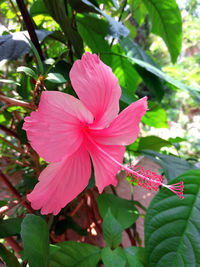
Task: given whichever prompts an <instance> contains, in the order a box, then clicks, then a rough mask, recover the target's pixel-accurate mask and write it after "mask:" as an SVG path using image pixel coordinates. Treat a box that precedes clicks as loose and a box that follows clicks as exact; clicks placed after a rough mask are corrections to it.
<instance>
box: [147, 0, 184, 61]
mask: <svg viewBox="0 0 200 267" xmlns="http://www.w3.org/2000/svg"><path fill="white" fill-rule="evenodd" d="M142 1H143V2H144V4H145V6H146V8H147V10H148V11H149V14H150V18H151V21H152V32H153V33H155V34H157V35H159V36H160V37H161V38H162V39H163V40H164V42H165V44H166V45H167V47H168V50H169V53H170V55H171V59H172V62H173V63H175V62H176V60H177V57H178V55H179V54H180V51H181V43H182V18H181V13H180V10H179V8H178V5H177V3H176V1H175V0H162V1H159V0H142Z"/></svg>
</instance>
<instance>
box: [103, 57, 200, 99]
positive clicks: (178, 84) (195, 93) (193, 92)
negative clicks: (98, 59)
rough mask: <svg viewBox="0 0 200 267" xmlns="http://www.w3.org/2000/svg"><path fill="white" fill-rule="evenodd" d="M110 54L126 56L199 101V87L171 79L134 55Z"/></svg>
mask: <svg viewBox="0 0 200 267" xmlns="http://www.w3.org/2000/svg"><path fill="white" fill-rule="evenodd" d="M105 54H106V53H105ZM107 54H108V55H109V53H107ZM110 55H115V56H118V57H126V58H128V59H129V60H130V62H132V63H133V64H137V65H138V66H140V67H142V68H144V69H146V70H148V71H149V72H151V73H153V74H155V75H156V76H158V77H159V78H161V79H163V80H164V81H166V82H168V83H170V84H172V85H174V86H175V87H177V88H179V89H182V90H184V91H187V92H189V93H190V94H191V95H193V96H194V97H195V98H196V100H197V101H199V102H200V89H199V88H192V87H190V86H187V85H185V84H183V83H182V82H179V81H177V80H175V79H173V78H172V77H170V76H168V75H167V74H166V73H164V72H163V71H161V70H160V69H158V68H156V67H154V66H153V65H151V64H149V63H147V62H144V61H142V60H140V59H137V58H134V57H128V56H124V55H121V54H117V53H112V52H111V53H110Z"/></svg>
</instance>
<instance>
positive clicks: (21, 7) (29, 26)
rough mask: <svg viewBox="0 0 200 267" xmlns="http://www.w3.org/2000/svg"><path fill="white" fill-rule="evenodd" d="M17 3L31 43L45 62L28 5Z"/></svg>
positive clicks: (19, 1) (22, 2)
mask: <svg viewBox="0 0 200 267" xmlns="http://www.w3.org/2000/svg"><path fill="white" fill-rule="evenodd" d="M16 2H17V5H18V7H19V10H20V12H21V14H22V17H23V20H24V23H25V25H26V29H27V31H28V33H29V35H30V38H31V41H32V42H33V44H34V46H35V47H36V49H37V51H38V53H39V55H40V58H41V60H42V61H44V57H43V54H42V49H41V46H40V43H39V41H38V38H37V35H36V33H35V29H34V25H33V21H32V20H31V17H30V15H29V13H28V10H27V8H26V5H25V4H24V1H23V0H16Z"/></svg>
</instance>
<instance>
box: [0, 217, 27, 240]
mask: <svg viewBox="0 0 200 267" xmlns="http://www.w3.org/2000/svg"><path fill="white" fill-rule="evenodd" d="M21 223H22V219H21V218H10V219H7V220H0V238H4V237H8V236H13V235H19V234H20V230H21Z"/></svg>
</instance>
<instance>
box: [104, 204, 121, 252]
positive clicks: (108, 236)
mask: <svg viewBox="0 0 200 267" xmlns="http://www.w3.org/2000/svg"><path fill="white" fill-rule="evenodd" d="M103 237H104V240H105V242H106V244H107V246H109V247H110V248H116V247H118V245H119V244H120V243H121V241H122V227H121V224H120V223H119V222H118V221H117V220H116V219H115V218H114V217H113V215H112V213H111V211H110V209H108V211H107V213H106V216H105V217H104V219H103Z"/></svg>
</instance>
